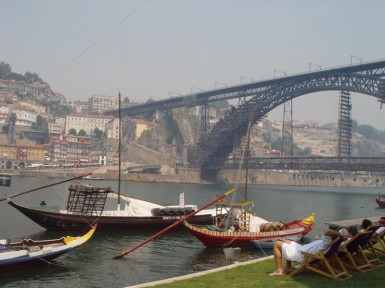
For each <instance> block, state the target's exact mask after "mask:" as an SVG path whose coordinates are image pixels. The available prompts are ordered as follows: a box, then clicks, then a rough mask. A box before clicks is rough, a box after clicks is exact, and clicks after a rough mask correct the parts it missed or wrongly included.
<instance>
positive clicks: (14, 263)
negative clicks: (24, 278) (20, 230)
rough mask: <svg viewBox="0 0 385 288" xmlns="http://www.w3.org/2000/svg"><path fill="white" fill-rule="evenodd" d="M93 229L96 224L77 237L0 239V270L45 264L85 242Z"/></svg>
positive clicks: (92, 232)
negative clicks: (11, 241)
mask: <svg viewBox="0 0 385 288" xmlns="http://www.w3.org/2000/svg"><path fill="white" fill-rule="evenodd" d="M95 229H96V225H94V226H93V227H92V228H91V229H90V230H89V231H88V232H87V233H86V234H84V235H83V236H78V237H71V236H66V237H62V238H60V239H52V240H38V241H34V240H31V239H23V240H21V241H20V242H15V243H9V241H7V240H0V271H2V270H8V269H13V268H20V267H26V266H35V265H38V264H44V263H45V264H47V263H49V261H51V260H52V259H55V258H57V257H59V256H60V255H62V254H64V253H67V252H68V251H70V250H72V249H74V248H76V247H78V246H80V245H82V244H84V243H85V242H87V241H88V240H89V239H90V238H91V237H92V235H93V234H94V232H95Z"/></svg>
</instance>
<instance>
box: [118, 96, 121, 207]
mask: <svg viewBox="0 0 385 288" xmlns="http://www.w3.org/2000/svg"><path fill="white" fill-rule="evenodd" d="M118 101H119V104H118V105H119V106H118V108H119V143H118V157H119V158H118V162H119V167H118V211H120V180H121V179H120V178H121V176H120V174H121V165H122V164H121V163H122V161H121V160H122V159H121V153H120V149H121V148H120V147H121V145H122V109H121V107H120V105H121V104H120V102H121V101H120V92H119V97H118Z"/></svg>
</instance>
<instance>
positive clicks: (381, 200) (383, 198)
mask: <svg viewBox="0 0 385 288" xmlns="http://www.w3.org/2000/svg"><path fill="white" fill-rule="evenodd" d="M376 202H377V204H378V206H380V207H381V208H385V194H381V193H379V194H378V197H377V198H376Z"/></svg>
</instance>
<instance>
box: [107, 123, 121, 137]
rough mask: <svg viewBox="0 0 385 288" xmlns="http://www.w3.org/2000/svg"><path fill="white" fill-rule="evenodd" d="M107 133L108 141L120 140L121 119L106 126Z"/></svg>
mask: <svg viewBox="0 0 385 288" xmlns="http://www.w3.org/2000/svg"><path fill="white" fill-rule="evenodd" d="M105 133H106V135H107V138H108V139H119V118H115V119H114V120H112V121H110V122H108V123H107V124H106V129H105Z"/></svg>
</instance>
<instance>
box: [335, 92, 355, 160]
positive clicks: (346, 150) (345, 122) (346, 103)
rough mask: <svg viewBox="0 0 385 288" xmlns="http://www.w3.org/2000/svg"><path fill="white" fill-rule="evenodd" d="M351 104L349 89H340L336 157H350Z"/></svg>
mask: <svg viewBox="0 0 385 288" xmlns="http://www.w3.org/2000/svg"><path fill="white" fill-rule="evenodd" d="M351 111H352V104H351V99H350V92H349V91H341V92H340V98H339V116H338V157H339V159H340V161H342V159H343V158H345V159H348V161H349V159H350V156H351V138H352V118H351Z"/></svg>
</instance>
